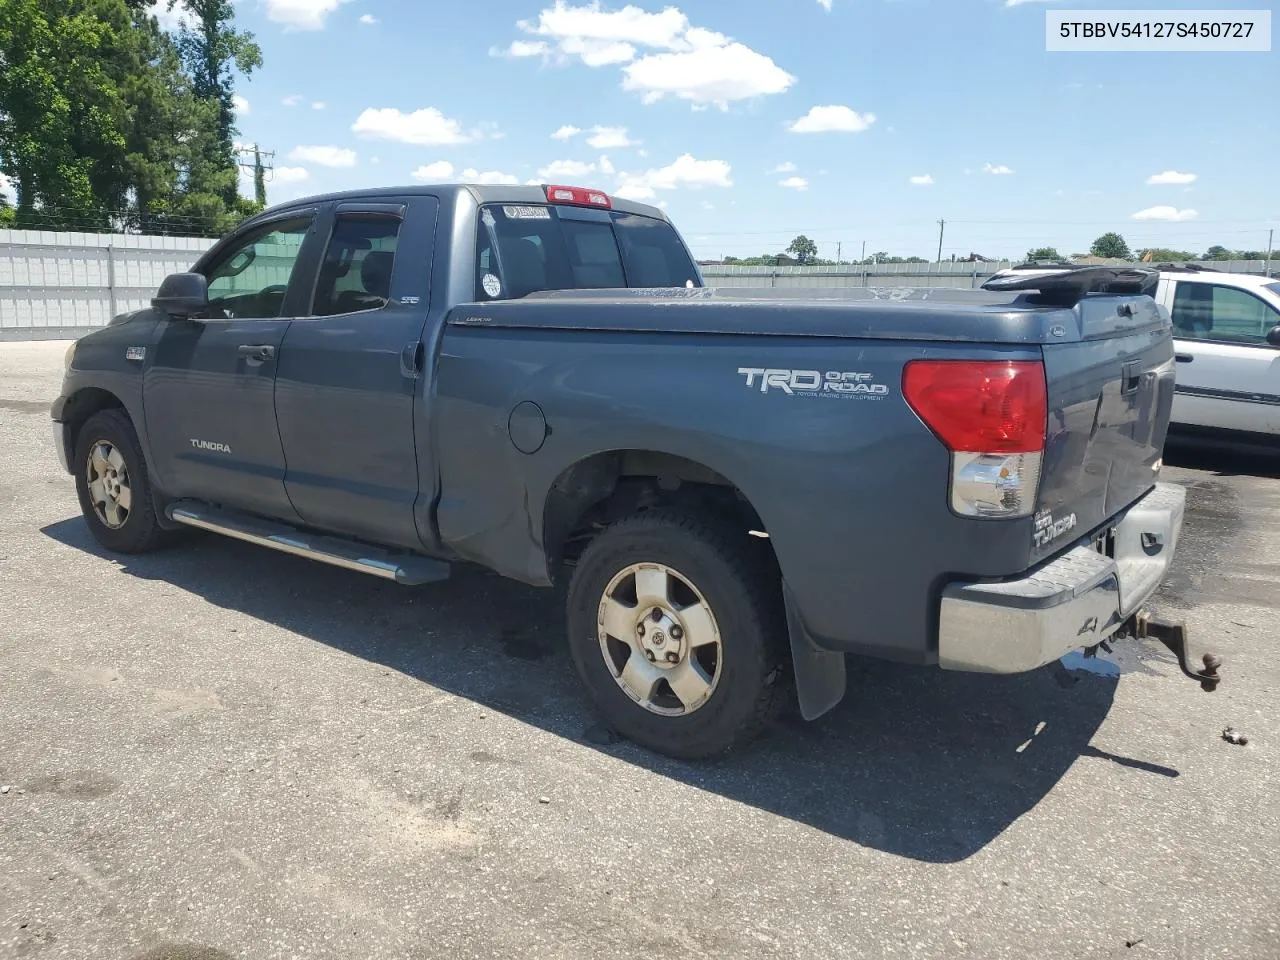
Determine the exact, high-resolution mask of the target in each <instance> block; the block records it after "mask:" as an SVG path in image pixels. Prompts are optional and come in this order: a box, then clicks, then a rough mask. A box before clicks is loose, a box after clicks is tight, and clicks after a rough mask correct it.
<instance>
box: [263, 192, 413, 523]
mask: <svg viewBox="0 0 1280 960" xmlns="http://www.w3.org/2000/svg"><path fill="white" fill-rule="evenodd" d="M437 212H438V201H437V200H436V198H434V197H426V196H415V197H410V198H405V199H404V200H403V201H398V202H393V203H387V202H377V203H363V202H344V203H340V204H338V205H337V206H336V207H335V208H334V211H333V216H332V219H331V220H330V221H329V222H327V223H326V225H325V228H324V230H323V233H324V234H325V249H324V254H323V257H322V259H321V261H320V266H319V270H318V271H317V273H316V280H315V286H314V295H313V296H312V298H311V301H310V303H309V304H308V307H307V309H306V312H305V314H304V315H303V316H300V317H298V318H296V319H295V320H294V322H293V323H292V324H291V325H290V327H289V330H288V332H287V333H286V334H285V337H284V343H283V345H282V347H281V350H280V360H279V370H278V373H277V376H276V394H275V410H276V418H277V420H278V422H279V424H280V438H281V442H282V444H283V447H284V454H285V459H286V461H287V462H288V472H287V473H286V475H285V481H284V486H285V489H286V490H287V491H288V494H289V499H290V500H291V501H292V503H293V505H294V507H295V508H296V509H297V511H298V513H299V515H300V516H301V517H302V519H303V521H304V522H305V523H307V524H308V525H310V526H314V527H318V528H320V529H324V530H329V531H333V532H336V533H342V534H347V535H349V536H353V537H358V538H361V539H365V540H370V541H374V542H377V543H383V544H387V545H394V546H402V547H408V548H417V547H421V545H422V544H421V541H420V539H419V536H418V533H417V530H416V528H415V524H414V509H413V508H414V503H415V501H416V500H417V498H418V496H419V489H420V486H422V484H420V483H419V473H418V456H417V447H418V441H417V440H416V439H415V418H424V417H425V413H426V409H425V406H423V403H425V397H426V391H424V390H423V389H422V386H423V377H424V375H425V367H426V363H425V360H426V357H425V348H424V346H423V343H422V331H423V326H424V324H425V322H426V318H427V310H428V307H429V304H430V293H431V291H430V289H429V284H430V277H431V259H432V252H433V249H434V242H435V230H436V220H437ZM422 426H423V429H425V420H424V421H423V423H422ZM423 446H424V449H425V442H424V444H423ZM427 462H428V463H429V460H428V461H427ZM422 483H423V484H425V485H426V487H427V493H426V494H425V496H427V497H428V498H431V497H433V496H434V493H433V491H434V470H432V471H431V472H430V473H429V474H428V475H427V476H424V477H423V478H422Z"/></svg>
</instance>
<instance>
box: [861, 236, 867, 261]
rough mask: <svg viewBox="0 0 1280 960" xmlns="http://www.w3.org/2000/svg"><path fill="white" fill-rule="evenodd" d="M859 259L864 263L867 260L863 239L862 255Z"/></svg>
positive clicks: (865, 242)
mask: <svg viewBox="0 0 1280 960" xmlns="http://www.w3.org/2000/svg"><path fill="white" fill-rule="evenodd" d="M861 260H862V262H863V263H866V261H867V241H865V240H863V241H862V257H861Z"/></svg>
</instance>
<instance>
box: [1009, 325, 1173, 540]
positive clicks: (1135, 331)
mask: <svg viewBox="0 0 1280 960" xmlns="http://www.w3.org/2000/svg"><path fill="white" fill-rule="evenodd" d="M1097 306H1102V305H1101V304H1099V305H1097ZM1094 307H1095V305H1093V304H1090V303H1089V302H1088V301H1085V302H1084V303H1081V304H1080V311H1081V323H1082V331H1081V333H1082V337H1081V339H1080V340H1078V341H1076V342H1072V343H1057V344H1052V343H1051V344H1046V345H1045V347H1044V364H1045V379H1046V383H1047V387H1048V406H1049V418H1048V425H1047V433H1046V441H1045V453H1044V463H1043V466H1042V472H1041V478H1040V489H1039V495H1038V497H1037V501H1036V513H1035V527H1034V534H1033V560H1040V559H1043V558H1044V557H1047V556H1049V555H1051V554H1054V553H1056V552H1058V551H1059V550H1061V549H1062V547H1063V546H1064V545H1066V544H1067V543H1069V542H1071V541H1073V540H1076V539H1078V538H1079V537H1081V536H1084V535H1086V534H1088V533H1090V532H1092V531H1095V530H1097V529H1098V528H1099V527H1101V526H1102V525H1103V524H1105V522H1106V521H1107V520H1109V519H1110V518H1112V517H1113V516H1115V514H1116V513H1118V512H1119V511H1121V510H1123V509H1124V508H1125V507H1127V506H1128V505H1129V504H1131V503H1133V502H1134V501H1135V500H1137V499H1138V498H1139V497H1141V496H1143V495H1144V494H1145V493H1147V492H1148V491H1149V490H1151V488H1152V487H1153V486H1154V485H1155V483H1156V480H1157V479H1158V476H1159V471H1160V465H1161V455H1162V451H1163V448H1164V442H1165V435H1166V433H1167V432H1168V428H1169V416H1170V412H1171V410H1172V407H1173V385H1174V359H1173V341H1172V339H1171V334H1170V330H1169V326H1168V322H1167V320H1163V318H1162V317H1161V314H1160V313H1159V311H1158V308H1157V307H1156V306H1155V304H1154V303H1152V302H1151V301H1149V300H1145V301H1144V300H1133V301H1128V302H1127V303H1123V302H1122V303H1121V304H1119V305H1117V303H1116V301H1114V300H1112V301H1110V302H1109V303H1107V304H1106V306H1105V310H1098V309H1095V308H1094Z"/></svg>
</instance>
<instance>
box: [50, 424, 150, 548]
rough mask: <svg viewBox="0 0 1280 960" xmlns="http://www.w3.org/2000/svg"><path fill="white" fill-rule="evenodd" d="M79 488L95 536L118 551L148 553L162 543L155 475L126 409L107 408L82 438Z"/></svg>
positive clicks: (77, 449)
mask: <svg viewBox="0 0 1280 960" xmlns="http://www.w3.org/2000/svg"><path fill="white" fill-rule="evenodd" d="M73 466H74V469H75V478H76V493H77V494H78V495H79V498H80V511H81V513H83V514H84V518H85V522H86V523H87V524H88V525H89V532H90V533H92V534H93V538H94V539H95V540H97V541H98V542H99V543H100V544H102V545H103V546H104V547H106V548H107V549H108V550H110V551H112V552H114V553H146V552H148V551H150V550H155V549H156V548H157V547H160V546H162V545H163V544H164V543H165V541H166V539H167V537H166V535H165V531H164V530H162V529H161V527H160V522H159V519H158V518H157V516H156V511H155V505H154V503H153V502H152V498H151V479H150V477H149V476H148V475H147V462H146V458H145V457H143V455H142V447H141V445H140V444H139V443H138V434H137V432H136V431H135V430H134V428H133V422H132V421H131V420H130V419H129V416H128V414H126V413H125V412H124V411H123V410H119V409H111V410H101V411H99V412H98V413H95V414H94V415H93V416H91V417H90V418H89V419H88V420H86V421H85V424H84V426H83V427H81V428H80V433H79V435H78V436H77V438H76V446H75V460H74V461H73Z"/></svg>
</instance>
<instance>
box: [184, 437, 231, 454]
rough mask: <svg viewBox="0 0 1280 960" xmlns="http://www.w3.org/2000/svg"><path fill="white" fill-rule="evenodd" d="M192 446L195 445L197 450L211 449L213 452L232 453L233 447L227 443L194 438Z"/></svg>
mask: <svg viewBox="0 0 1280 960" xmlns="http://www.w3.org/2000/svg"><path fill="white" fill-rule="evenodd" d="M191 446H193V447H195V448H196V449H197V450H209V451H211V452H213V453H225V454H230V453H231V448H230V447H228V446H227V445H226V444H225V443H215V442H213V441H212V440H196V439H194V438H192V440H191Z"/></svg>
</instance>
